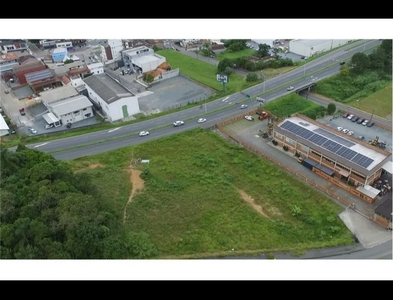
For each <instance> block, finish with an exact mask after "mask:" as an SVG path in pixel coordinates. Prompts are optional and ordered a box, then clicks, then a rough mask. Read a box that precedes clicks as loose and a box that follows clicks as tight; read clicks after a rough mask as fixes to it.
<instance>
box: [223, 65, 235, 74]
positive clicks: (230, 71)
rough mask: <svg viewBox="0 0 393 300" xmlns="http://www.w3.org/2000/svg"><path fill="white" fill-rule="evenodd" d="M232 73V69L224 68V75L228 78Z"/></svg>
mask: <svg viewBox="0 0 393 300" xmlns="http://www.w3.org/2000/svg"><path fill="white" fill-rule="evenodd" d="M232 73H233V69H232V68H230V67H226V68H225V71H224V74H227V75H228V76H229V75H231V74H232Z"/></svg>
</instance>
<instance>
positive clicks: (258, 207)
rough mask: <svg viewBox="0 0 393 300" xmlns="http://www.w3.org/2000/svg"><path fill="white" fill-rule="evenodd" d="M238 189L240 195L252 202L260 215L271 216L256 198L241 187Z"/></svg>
mask: <svg viewBox="0 0 393 300" xmlns="http://www.w3.org/2000/svg"><path fill="white" fill-rule="evenodd" d="M237 191H238V192H239V194H240V196H242V198H243V200H244V201H246V202H247V203H248V204H250V205H251V207H252V208H253V209H255V210H256V211H257V212H258V213H259V214H260V215H262V216H264V217H266V218H269V216H268V215H267V214H266V213H265V212H264V211H263V209H262V207H261V206H260V205H258V204H256V203H255V200H254V199H253V198H252V197H251V196H250V195H248V194H247V193H246V192H245V191H242V190H239V189H238V190H237Z"/></svg>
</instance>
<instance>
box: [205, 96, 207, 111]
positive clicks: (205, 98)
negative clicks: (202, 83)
mask: <svg viewBox="0 0 393 300" xmlns="http://www.w3.org/2000/svg"><path fill="white" fill-rule="evenodd" d="M204 95H205V114H207V105H206V98H207V97H206V94H204Z"/></svg>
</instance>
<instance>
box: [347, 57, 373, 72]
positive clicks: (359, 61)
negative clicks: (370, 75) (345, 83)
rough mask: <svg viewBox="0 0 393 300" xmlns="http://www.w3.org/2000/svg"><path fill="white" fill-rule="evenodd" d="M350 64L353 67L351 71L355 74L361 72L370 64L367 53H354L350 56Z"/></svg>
mask: <svg viewBox="0 0 393 300" xmlns="http://www.w3.org/2000/svg"><path fill="white" fill-rule="evenodd" d="M351 65H352V67H353V69H352V71H351V72H352V73H354V74H357V73H362V72H363V71H364V70H366V69H367V68H368V67H369V65H370V58H369V57H368V55H366V54H364V53H361V52H359V53H356V54H354V55H353V56H352V59H351Z"/></svg>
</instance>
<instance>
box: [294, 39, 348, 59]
mask: <svg viewBox="0 0 393 300" xmlns="http://www.w3.org/2000/svg"><path fill="white" fill-rule="evenodd" d="M350 41H352V40H302V39H297V40H296V39H295V40H291V41H289V51H291V52H292V53H295V54H298V55H302V56H306V57H311V56H313V55H317V54H321V53H323V52H326V51H330V50H332V49H334V48H337V47H340V46H343V45H345V44H347V43H348V42H350Z"/></svg>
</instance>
